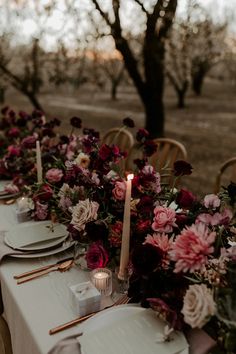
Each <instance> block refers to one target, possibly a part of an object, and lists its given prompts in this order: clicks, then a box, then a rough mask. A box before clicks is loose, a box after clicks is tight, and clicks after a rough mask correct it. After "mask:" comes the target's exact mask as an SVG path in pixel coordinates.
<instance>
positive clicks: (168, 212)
mask: <svg viewBox="0 0 236 354" xmlns="http://www.w3.org/2000/svg"><path fill="white" fill-rule="evenodd" d="M175 220H176V217H175V211H174V210H173V209H171V208H166V207H163V206H157V207H156V208H155V209H154V218H153V223H152V229H153V230H154V231H158V232H167V233H168V232H172V231H173V227H175V226H177V225H176V223H175Z"/></svg>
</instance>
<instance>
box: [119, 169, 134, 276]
mask: <svg viewBox="0 0 236 354" xmlns="http://www.w3.org/2000/svg"><path fill="white" fill-rule="evenodd" d="M133 178H134V175H133V174H129V175H128V176H127V182H126V193H125V207H124V217H123V230H122V241H121V251H120V269H119V273H118V278H119V279H121V280H125V277H126V271H127V266H128V262H129V243H130V201H131V190H132V179H133Z"/></svg>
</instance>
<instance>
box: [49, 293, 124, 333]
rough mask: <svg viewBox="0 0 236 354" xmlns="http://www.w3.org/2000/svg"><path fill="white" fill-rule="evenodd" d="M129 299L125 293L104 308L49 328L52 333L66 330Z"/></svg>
mask: <svg viewBox="0 0 236 354" xmlns="http://www.w3.org/2000/svg"><path fill="white" fill-rule="evenodd" d="M129 300H130V298H129V297H128V296H127V295H126V294H125V295H123V296H121V297H120V298H119V299H118V300H117V301H115V302H114V303H113V304H112V305H111V306H108V307H105V308H104V309H103V310H99V311H96V312H92V313H90V314H88V315H86V316H82V317H78V318H75V319H74V320H72V321H69V322H66V323H63V324H62V325H59V326H57V327H55V328H52V329H50V330H49V334H50V335H52V334H55V333H58V332H61V331H64V330H65V329H68V328H70V327H72V326H75V325H77V324H78V323H81V322H83V321H85V320H87V319H88V318H90V317H92V316H94V315H96V314H97V313H99V312H102V311H104V310H106V309H108V308H110V307H113V306H117V305H125V304H127V303H128V302H129Z"/></svg>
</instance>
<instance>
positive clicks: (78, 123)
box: [70, 117, 82, 129]
mask: <svg viewBox="0 0 236 354" xmlns="http://www.w3.org/2000/svg"><path fill="white" fill-rule="evenodd" d="M70 124H71V125H72V127H74V128H78V129H80V128H81V125H82V120H81V119H80V118H79V117H72V118H71V119H70Z"/></svg>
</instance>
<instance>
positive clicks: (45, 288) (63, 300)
mask: <svg viewBox="0 0 236 354" xmlns="http://www.w3.org/2000/svg"><path fill="white" fill-rule="evenodd" d="M17 224H18V221H17V218H16V211H15V205H14V204H13V205H0V232H1V231H3V230H8V229H9V228H10V227H11V226H14V225H17ZM72 253H73V250H72V249H68V250H65V251H63V252H60V253H58V254H54V255H49V256H47V257H40V256H39V257H37V258H19V257H5V258H4V259H3V260H2V262H1V264H0V280H1V291H2V294H1V296H2V302H3V306H4V313H3V316H4V318H5V320H6V322H7V324H8V327H9V330H10V334H11V342H12V350H13V354H47V353H48V352H49V351H50V350H51V349H52V348H53V347H54V346H55V345H56V343H58V342H60V341H61V340H62V339H63V338H65V337H67V336H74V335H76V334H78V333H79V332H81V330H80V326H81V325H82V324H80V325H77V326H74V327H71V328H69V329H67V330H65V331H61V332H59V333H56V334H54V335H49V330H50V329H51V328H54V327H56V326H57V325H60V324H63V323H66V322H68V321H71V320H73V319H74V318H76V317H77V314H76V312H75V308H74V307H73V302H72V301H71V293H70V288H69V287H70V286H72V285H74V284H78V283H81V282H85V281H87V280H88V279H89V272H88V271H84V270H81V269H80V268H79V267H78V266H73V267H72V268H71V269H70V270H69V271H66V272H59V271H53V272H50V273H49V274H47V275H45V276H42V277H40V278H38V279H35V280H32V281H29V282H26V283H23V284H20V285H17V282H16V279H14V275H17V274H19V273H23V272H26V271H29V270H32V269H34V268H38V267H40V266H45V265H47V264H51V263H55V262H57V261H59V260H62V259H64V258H68V257H69V256H71V255H72ZM111 304H112V300H111V298H107V299H106V302H105V303H104V304H103V306H107V305H111ZM200 336H201V337H200ZM202 336H203V337H202ZM199 338H201V339H199ZM199 343H200V345H199ZM212 344H213V342H211V341H210V340H209V337H208V336H207V335H205V334H204V332H200V333H198V332H194V331H193V332H192V333H191V336H190V350H189V353H190V354H204V353H207V352H208V349H209V348H210V347H211V346H212ZM187 352H188V351H185V352H184V353H187ZM68 353H70V351H68ZM73 354H74V353H73ZM104 354H111V353H110V352H109V350H108V352H106V353H104Z"/></svg>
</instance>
